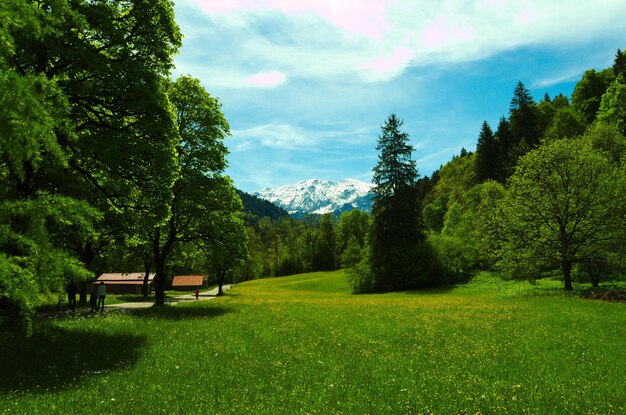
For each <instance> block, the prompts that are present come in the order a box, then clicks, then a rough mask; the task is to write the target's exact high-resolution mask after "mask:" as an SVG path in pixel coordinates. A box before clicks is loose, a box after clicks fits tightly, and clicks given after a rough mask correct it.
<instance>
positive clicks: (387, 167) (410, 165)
mask: <svg viewBox="0 0 626 415" xmlns="http://www.w3.org/2000/svg"><path fill="white" fill-rule="evenodd" d="M402 125H403V122H402V121H401V120H400V119H399V118H398V117H396V115H395V114H392V115H390V116H389V118H388V119H387V121H386V122H385V125H383V126H382V135H380V136H379V138H378V145H377V147H376V149H377V150H378V151H379V156H378V163H377V164H376V166H375V167H374V178H373V182H374V184H375V187H374V189H373V192H374V206H373V210H372V215H373V228H372V235H371V264H370V265H371V270H372V273H373V275H374V278H375V280H376V283H375V287H374V289H376V290H380V291H392V290H402V289H407V288H416V287H418V286H420V285H426V284H427V282H426V281H425V278H426V277H425V275H424V272H423V266H422V264H421V263H420V262H422V263H423V262H424V260H425V258H420V257H419V254H418V251H419V246H420V242H421V241H422V240H423V239H424V234H423V225H422V220H421V207H420V205H419V203H418V201H417V191H416V186H415V184H416V181H417V178H418V173H417V168H416V167H415V161H414V160H413V159H412V158H411V153H412V151H413V147H412V146H411V145H410V144H409V135H408V134H407V133H405V132H402V131H400V128H401V127H402ZM426 262H427V261H426Z"/></svg>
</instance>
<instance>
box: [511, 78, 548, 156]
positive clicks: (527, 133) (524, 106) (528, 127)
mask: <svg viewBox="0 0 626 415" xmlns="http://www.w3.org/2000/svg"><path fill="white" fill-rule="evenodd" d="M509 122H510V125H511V127H510V128H511V136H512V138H513V145H517V144H519V143H520V142H522V141H525V142H526V143H527V145H528V146H529V148H532V147H534V146H535V145H536V144H537V143H538V142H539V138H540V137H541V134H542V131H541V120H540V114H539V110H538V109H537V107H536V105H535V101H534V100H533V98H532V96H531V95H530V91H529V90H528V89H526V87H525V86H524V84H523V83H522V81H519V82H518V83H517V86H516V87H515V90H514V91H513V98H512V99H511V105H510V109H509Z"/></svg>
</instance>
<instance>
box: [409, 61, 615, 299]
mask: <svg viewBox="0 0 626 415" xmlns="http://www.w3.org/2000/svg"><path fill="white" fill-rule="evenodd" d="M625 134H626V54H624V52H622V51H621V50H618V51H617V53H616V55H615V59H614V64H613V66H612V67H610V68H607V69H604V70H602V71H599V72H596V71H595V70H589V71H587V72H585V74H584V75H583V77H582V79H581V80H580V81H579V82H578V83H577V84H576V86H575V89H574V92H573V94H572V97H571V101H570V100H569V99H568V98H567V97H565V96H563V95H560V94H559V95H558V96H556V97H554V98H550V97H549V96H548V95H547V94H546V95H545V96H544V98H543V100H541V101H540V102H535V101H534V100H533V98H532V96H531V95H530V92H529V91H528V90H527V89H526V88H525V86H524V84H523V83H522V82H519V83H518V84H517V86H516V88H515V89H514V93H513V98H512V99H511V105H510V109H509V114H508V116H507V117H502V118H501V119H500V121H499V123H498V125H497V127H496V129H495V132H494V131H493V130H492V128H491V126H490V125H489V124H488V123H487V122H484V123H483V124H482V126H481V128H480V131H479V133H478V142H477V145H476V151H475V152H474V153H468V152H466V151H463V152H462V154H461V155H459V156H456V157H454V158H453V159H452V160H451V161H450V162H449V163H447V164H446V165H444V166H442V167H441V168H440V169H439V170H438V171H436V172H435V173H433V175H432V177H430V178H428V177H426V178H423V179H421V180H420V181H419V183H418V187H419V197H418V199H419V201H420V202H421V204H422V206H423V221H424V226H425V234H426V235H427V238H428V241H429V243H430V244H431V246H432V247H433V248H434V249H435V251H436V253H437V256H438V258H439V260H440V261H441V262H442V264H443V265H444V266H445V267H446V268H447V269H448V270H449V271H450V272H452V273H454V274H457V273H467V272H470V271H473V270H477V269H490V270H495V271H498V272H500V273H501V274H502V275H504V276H508V277H513V278H527V279H529V280H531V281H532V280H534V279H535V278H539V277H541V276H543V275H555V273H557V275H561V276H562V278H563V281H564V287H565V288H566V289H572V280H576V279H578V280H580V281H591V282H592V283H593V284H594V285H596V286H597V285H598V283H599V282H600V280H601V278H604V279H606V278H611V277H613V276H618V275H621V274H623V272H624V267H625V265H626V263H625V261H624V258H625V257H624V254H625V253H626V252H624V246H625V243H626V231H625V229H626V226H625V225H626V223H625V221H624V219H625V216H624V215H625V214H626V199H625V198H624V195H625V194H626V187H625V186H626V181H625V163H626V159H625V156H626V139H625V138H624V135H625Z"/></svg>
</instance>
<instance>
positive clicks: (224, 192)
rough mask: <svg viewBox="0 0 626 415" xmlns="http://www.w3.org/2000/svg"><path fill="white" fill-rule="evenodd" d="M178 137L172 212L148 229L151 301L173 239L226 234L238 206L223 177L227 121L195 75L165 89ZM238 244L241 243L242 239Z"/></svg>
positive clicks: (161, 287) (161, 283) (160, 295)
mask: <svg viewBox="0 0 626 415" xmlns="http://www.w3.org/2000/svg"><path fill="white" fill-rule="evenodd" d="M168 92H169V97H170V100H171V102H172V105H173V106H174V110H175V114H176V125H177V127H178V134H179V135H180V137H181V140H180V142H179V145H178V146H177V148H176V158H177V161H178V165H179V168H180V175H179V177H178V178H177V180H176V182H175V183H174V187H173V189H172V190H173V194H174V199H173V201H172V203H171V212H172V214H171V216H170V218H169V219H168V221H167V222H166V223H165V224H164V225H162V226H155V227H153V228H152V229H150V230H149V234H150V241H151V244H152V249H153V258H154V265H155V278H154V286H155V303H156V304H161V305H162V304H163V303H164V300H165V285H166V263H167V258H168V256H169V255H170V253H171V252H172V250H173V249H174V246H175V245H176V244H177V243H191V242H196V241H207V240H210V239H213V238H216V237H217V236H218V235H220V234H222V233H223V232H224V229H221V226H222V225H223V224H224V223H226V222H227V221H225V220H223V219H222V216H223V215H227V216H228V215H233V214H236V213H237V212H240V211H241V209H242V205H241V199H239V196H238V195H237V193H236V192H235V190H234V188H233V186H232V182H231V181H230V179H229V178H228V177H227V176H224V175H223V174H222V173H223V170H224V169H225V167H226V154H227V149H226V147H225V146H224V144H223V140H224V138H225V137H226V136H227V135H228V134H229V125H228V122H227V121H226V119H225V118H224V115H223V114H222V112H221V105H220V103H219V101H218V100H217V99H216V98H213V97H212V96H211V95H209V93H208V92H206V90H205V89H204V88H203V87H202V86H201V85H200V82H199V81H198V80H197V79H193V78H190V77H180V78H179V79H177V80H176V81H175V82H173V83H172V84H171V85H170V86H169V89H168ZM240 243H242V244H245V240H241V241H240Z"/></svg>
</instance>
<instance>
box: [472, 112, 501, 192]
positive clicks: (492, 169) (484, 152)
mask: <svg viewBox="0 0 626 415" xmlns="http://www.w3.org/2000/svg"><path fill="white" fill-rule="evenodd" d="M497 164H498V147H497V143H496V141H495V137H494V135H493V131H491V127H490V126H489V123H487V121H484V122H483V125H482V127H481V129H480V134H479V135H478V143H477V144H476V179H477V180H478V182H479V183H482V182H484V181H485V180H489V179H491V180H496V179H497V177H498V174H497Z"/></svg>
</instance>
